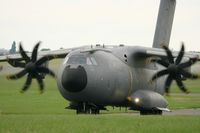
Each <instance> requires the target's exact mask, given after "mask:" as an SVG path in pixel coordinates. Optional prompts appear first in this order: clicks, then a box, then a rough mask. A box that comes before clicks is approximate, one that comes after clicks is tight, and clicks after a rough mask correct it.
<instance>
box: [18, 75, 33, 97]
mask: <svg viewBox="0 0 200 133" xmlns="http://www.w3.org/2000/svg"><path fill="white" fill-rule="evenodd" d="M32 78H33V77H32V75H31V74H28V76H27V79H26V83H25V84H24V87H23V88H22V90H21V93H23V92H25V91H26V90H27V89H28V88H29V87H30V85H31V83H32Z"/></svg>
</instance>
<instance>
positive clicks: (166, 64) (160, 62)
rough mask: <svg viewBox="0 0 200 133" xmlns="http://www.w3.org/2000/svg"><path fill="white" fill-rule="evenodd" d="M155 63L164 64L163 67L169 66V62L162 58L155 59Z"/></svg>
mask: <svg viewBox="0 0 200 133" xmlns="http://www.w3.org/2000/svg"><path fill="white" fill-rule="evenodd" d="M157 63H158V64H160V65H162V66H164V67H168V66H169V63H168V62H165V61H163V60H157Z"/></svg>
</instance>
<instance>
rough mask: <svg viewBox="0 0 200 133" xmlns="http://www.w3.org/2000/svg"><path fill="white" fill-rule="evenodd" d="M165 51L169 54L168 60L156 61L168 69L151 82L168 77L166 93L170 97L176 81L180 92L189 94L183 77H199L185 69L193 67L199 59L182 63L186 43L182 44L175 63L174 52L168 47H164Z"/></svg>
mask: <svg viewBox="0 0 200 133" xmlns="http://www.w3.org/2000/svg"><path fill="white" fill-rule="evenodd" d="M163 49H164V50H165V52H166V54H167V60H166V61H165V60H161V59H159V60H156V62H157V63H158V64H160V65H162V66H164V67H166V69H164V70H161V71H159V72H157V73H156V74H155V75H154V76H153V77H152V79H151V81H154V80H156V79H158V78H160V77H162V76H165V75H168V77H167V79H166V82H165V92H166V94H167V95H168V93H169V88H170V85H171V83H172V81H173V80H175V81H176V83H177V85H178V87H179V89H180V90H182V91H183V92H185V93H189V91H188V90H187V89H186V87H185V85H184V84H183V82H182V79H183V77H184V78H189V79H197V78H198V75H196V74H192V73H190V72H188V71H186V70H185V69H186V68H188V67H190V66H192V65H193V64H194V63H195V62H196V61H197V58H191V59H189V61H187V62H184V63H181V61H182V59H183V56H184V54H185V47H184V43H182V46H181V50H180V51H179V54H178V56H177V58H176V60H175V61H174V57H173V55H172V52H171V51H170V50H169V49H168V47H166V46H163Z"/></svg>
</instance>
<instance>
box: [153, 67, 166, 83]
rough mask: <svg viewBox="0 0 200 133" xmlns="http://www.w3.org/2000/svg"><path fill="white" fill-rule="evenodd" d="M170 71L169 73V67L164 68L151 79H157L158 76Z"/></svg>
mask: <svg viewBox="0 0 200 133" xmlns="http://www.w3.org/2000/svg"><path fill="white" fill-rule="evenodd" d="M168 73H169V72H168V70H167V69H165V70H162V71H160V72H158V73H156V74H155V75H154V76H153V77H152V79H151V80H152V81H154V80H155V79H157V78H159V77H161V76H163V75H165V74H168Z"/></svg>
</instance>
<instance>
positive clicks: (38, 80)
mask: <svg viewBox="0 0 200 133" xmlns="http://www.w3.org/2000/svg"><path fill="white" fill-rule="evenodd" d="M35 77H36V80H37V82H38V84H39V87H40V91H41V93H43V91H44V82H43V80H42V77H41V76H40V75H39V74H38V73H35Z"/></svg>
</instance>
